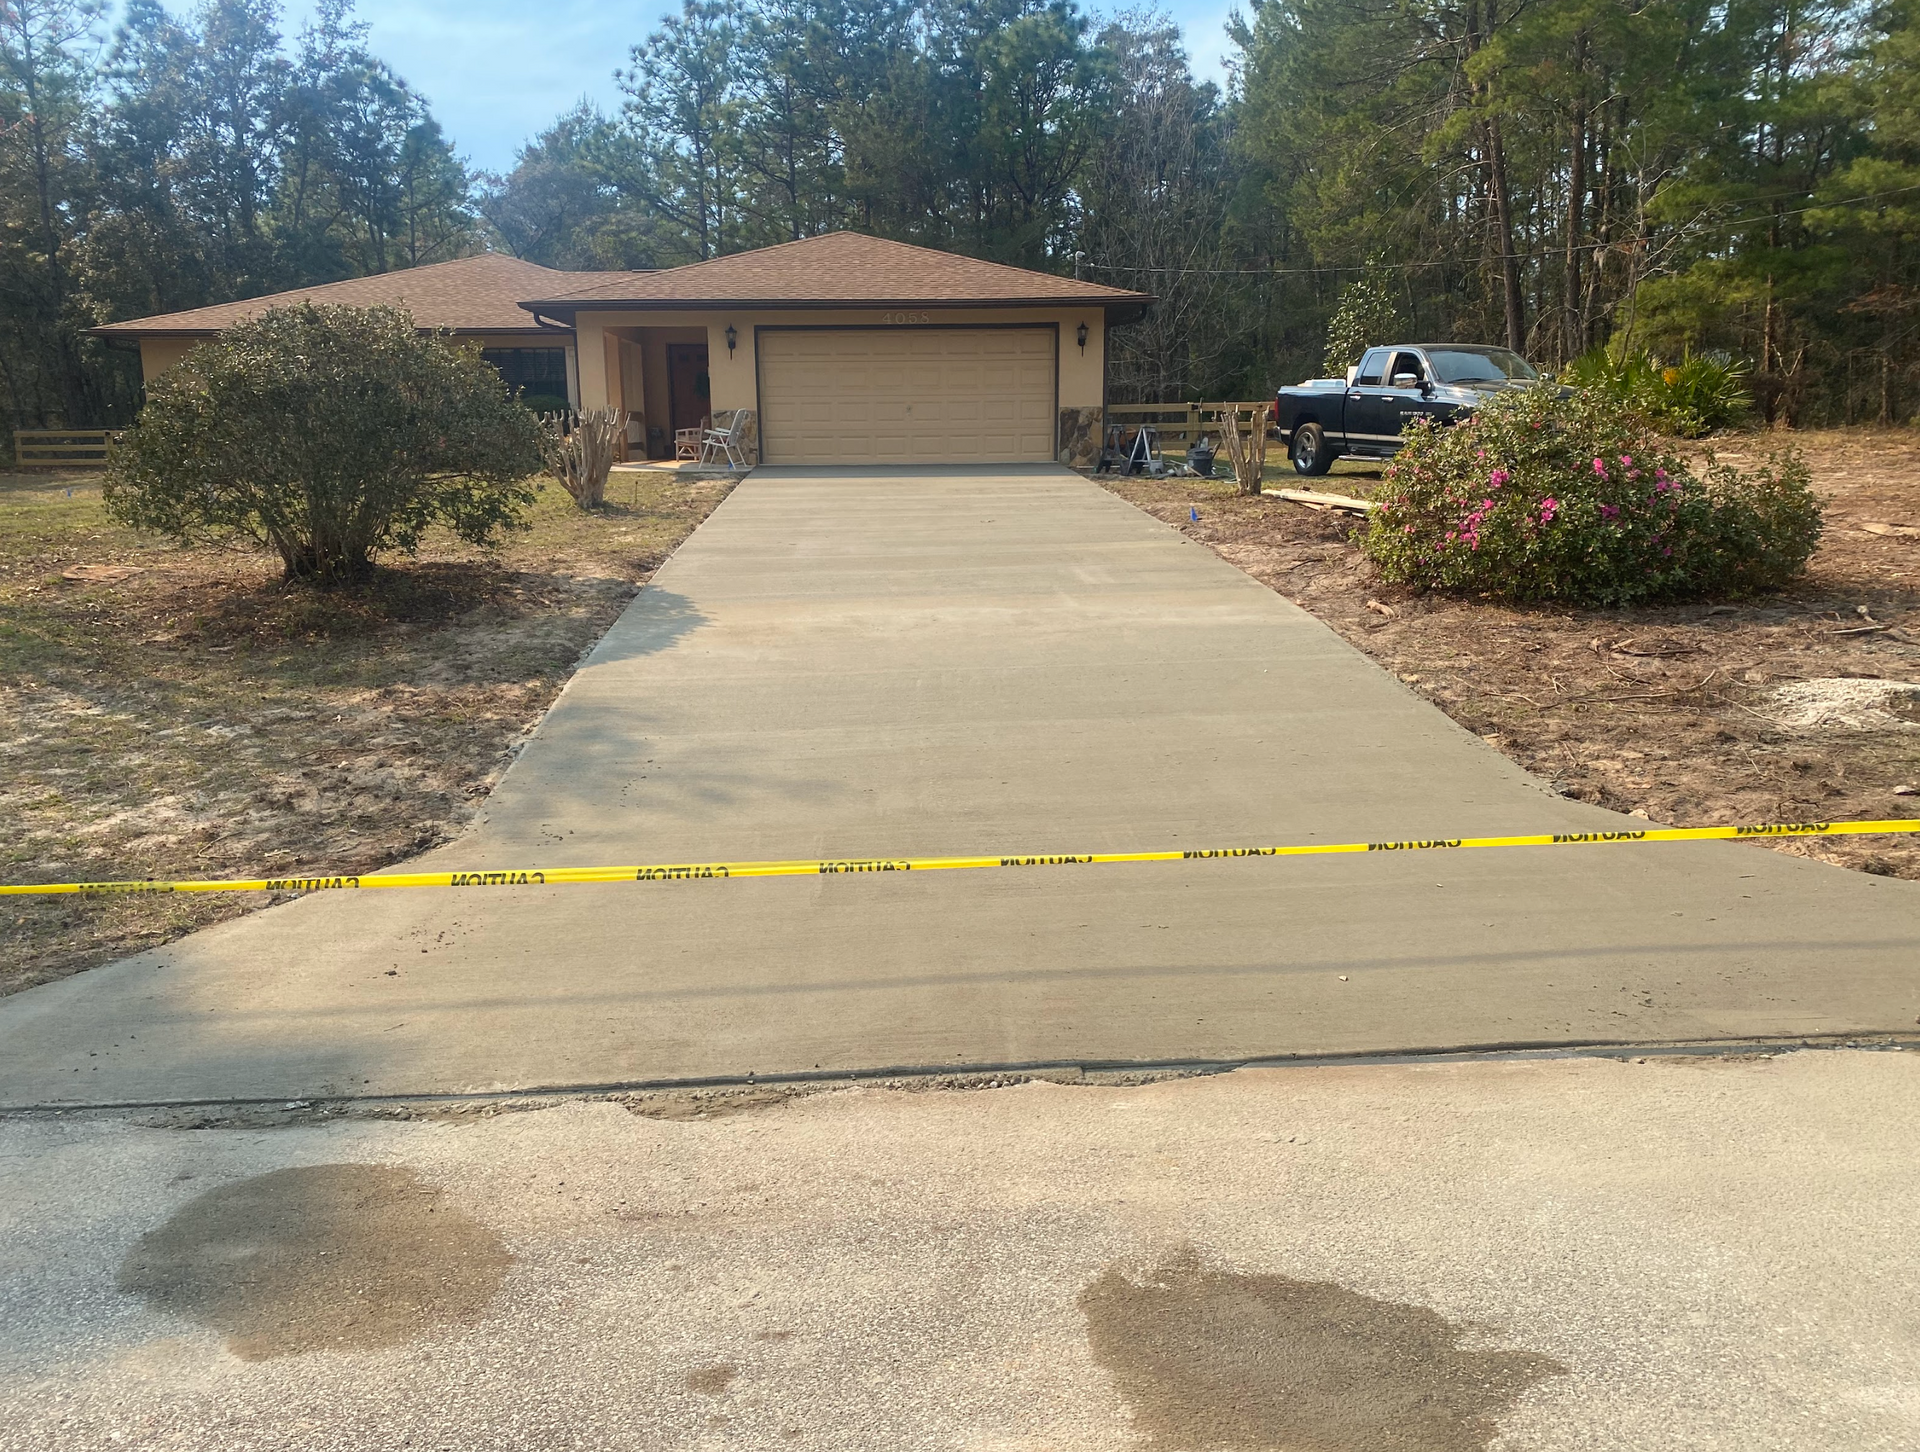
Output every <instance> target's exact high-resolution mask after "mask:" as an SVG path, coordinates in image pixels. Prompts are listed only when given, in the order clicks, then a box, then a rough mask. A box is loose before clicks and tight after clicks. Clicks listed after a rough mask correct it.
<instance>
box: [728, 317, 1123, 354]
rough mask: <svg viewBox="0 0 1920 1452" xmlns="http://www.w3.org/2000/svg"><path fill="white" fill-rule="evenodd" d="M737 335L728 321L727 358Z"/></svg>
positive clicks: (736, 339)
mask: <svg viewBox="0 0 1920 1452" xmlns="http://www.w3.org/2000/svg"><path fill="white" fill-rule="evenodd" d="M1082 331H1085V330H1084V329H1083V330H1082ZM739 337H740V335H739V334H738V333H736V332H734V330H733V324H732V323H728V324H727V356H728V357H729V358H731V357H732V356H733V345H734V343H735V342H736V341H738V339H739Z"/></svg>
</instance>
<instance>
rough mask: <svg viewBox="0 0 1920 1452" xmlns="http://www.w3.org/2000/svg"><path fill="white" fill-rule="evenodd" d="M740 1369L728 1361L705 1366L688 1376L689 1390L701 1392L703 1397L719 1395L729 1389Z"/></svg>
mask: <svg viewBox="0 0 1920 1452" xmlns="http://www.w3.org/2000/svg"><path fill="white" fill-rule="evenodd" d="M739 1370H740V1368H739V1367H737V1366H732V1365H729V1364H728V1363H726V1362H721V1363H720V1364H719V1365H717V1366H703V1367H701V1368H700V1369H699V1370H698V1371H696V1372H693V1373H692V1374H690V1375H689V1376H688V1377H687V1390H688V1391H696V1392H699V1393H700V1395H701V1396H703V1397H717V1396H719V1395H720V1393H721V1392H723V1391H725V1390H726V1389H727V1386H728V1384H729V1383H731V1382H732V1381H733V1378H734V1377H735V1375H736V1374H738V1372H739Z"/></svg>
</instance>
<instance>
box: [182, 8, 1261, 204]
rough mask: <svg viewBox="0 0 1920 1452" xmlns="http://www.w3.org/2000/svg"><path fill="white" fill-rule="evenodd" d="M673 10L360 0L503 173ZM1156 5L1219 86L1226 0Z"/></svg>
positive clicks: (480, 161)
mask: <svg viewBox="0 0 1920 1452" xmlns="http://www.w3.org/2000/svg"><path fill="white" fill-rule="evenodd" d="M166 3H167V7H168V9H170V10H174V11H177V12H179V11H191V10H192V9H193V8H194V4H193V0H166ZM282 3H283V5H284V7H285V11H286V24H285V32H286V34H287V36H288V38H289V40H291V38H292V37H293V36H294V35H295V34H297V33H298V31H299V29H300V26H301V24H302V23H303V22H304V21H305V20H306V19H307V18H308V17H309V16H311V15H312V13H313V8H314V7H313V5H312V4H311V3H310V0H282ZM1083 3H1085V0H1083ZM668 8H674V9H677V8H678V5H677V3H676V4H675V5H673V6H672V7H669V6H667V5H665V4H662V3H660V0H648V3H645V4H640V5H634V6H619V5H609V4H607V3H606V0H597V3H590V0H533V3H529V0H360V5H359V12H360V18H361V19H362V20H364V21H366V22H367V23H368V24H369V25H370V26H371V27H372V33H371V44H372V47H373V50H374V52H375V54H377V55H379V56H380V57H381V58H382V59H383V60H385V61H386V62H387V63H388V64H389V65H391V66H392V67H393V68H394V69H395V70H396V71H398V72H399V73H400V74H401V75H402V76H404V77H406V79H407V81H408V83H409V84H410V85H412V86H413V87H414V89H416V90H417V91H419V92H420V93H421V94H423V95H424V96H426V97H427V99H428V100H429V101H430V102H432V104H433V111H434V114H435V115H436V116H438V117H439V118H440V124H441V125H442V126H443V127H444V128H445V129H446V132H447V134H448V135H449V136H450V137H451V138H452V139H453V143H454V146H455V147H456V148H457V149H458V150H459V151H460V152H461V153H462V154H463V155H464V156H465V157H466V158H467V160H468V162H469V164H470V165H472V166H475V167H479V168H481V169H483V170H487V171H504V170H506V169H507V168H508V167H510V166H511V165H512V164H513V154H514V152H515V151H516V150H517V149H518V148H519V146H520V145H521V143H523V142H524V141H526V140H527V139H528V138H529V137H531V136H532V135H533V134H534V133H535V132H537V131H539V130H540V129H541V128H542V127H543V126H545V125H546V124H547V123H548V122H549V121H551V120H552V119H553V118H554V117H555V116H557V115H559V114H560V112H562V111H564V110H566V109H567V108H568V107H570V106H571V105H572V104H573V103H574V102H575V101H578V100H579V99H580V98H581V97H582V96H586V97H587V98H589V99H590V100H593V101H596V102H598V103H599V104H600V105H601V106H602V107H604V108H606V109H609V110H611V109H612V108H613V107H614V106H616V105H617V104H618V102H619V91H618V89H617V88H616V87H615V86H614V83H613V72H614V69H615V68H616V67H617V66H621V65H624V64H625V63H626V59H627V51H628V49H629V47H631V46H632V45H633V44H634V43H635V42H636V41H639V40H643V39H644V38H645V37H646V34H647V32H648V31H649V30H651V29H652V28H653V25H654V23H655V21H656V20H658V18H659V17H660V16H661V15H662V14H664V13H665V12H666V10H667V9H668ZM1088 8H1094V7H1093V6H1092V5H1089V6H1088ZM1098 8H1100V9H1103V10H1104V9H1118V8H1121V6H1120V5H1119V4H1114V5H1111V6H1105V5H1102V6H1099V7H1098ZM1162 8H1164V9H1165V10H1167V12H1168V13H1170V14H1171V15H1172V16H1173V17H1174V18H1175V19H1176V20H1178V21H1179V22H1180V25H1181V27H1182V29H1183V30H1184V31H1185V32H1186V37H1187V53H1188V54H1189V55H1190V56H1191V57H1192V58H1193V62H1194V69H1195V71H1196V72H1197V73H1198V74H1199V75H1200V76H1201V77H1202V78H1209V79H1214V80H1219V81H1221V82H1222V83H1223V84H1224V79H1225V78H1224V73H1223V71H1222V70H1221V67H1220V58H1221V57H1222V56H1223V55H1224V54H1225V53H1226V50H1227V43H1226V37H1225V34H1224V27H1225V25H1226V18H1227V15H1228V13H1229V12H1230V11H1231V10H1232V9H1233V8H1234V5H1233V3H1232V0H1167V3H1165V4H1164V5H1163V7H1162Z"/></svg>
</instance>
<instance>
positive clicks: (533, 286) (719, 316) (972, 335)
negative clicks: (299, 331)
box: [95, 232, 1153, 467]
mask: <svg viewBox="0 0 1920 1452" xmlns="http://www.w3.org/2000/svg"><path fill="white" fill-rule="evenodd" d="M303 299H311V300H313V301H314V302H325V303H348V304H353V305H356V306H363V307H364V306H369V305H372V304H375V303H387V304H391V305H393V306H398V307H405V308H407V309H408V310H409V311H410V312H411V313H412V315H413V317H414V320H415V321H416V322H418V323H419V324H420V326H421V327H422V328H424V329H435V330H438V329H445V330H447V331H448V332H450V333H452V334H453V335H454V336H455V337H457V338H460V339H468V340H472V341H474V342H477V343H478V344H479V345H480V347H481V349H482V350H483V356H485V357H486V358H487V359H488V361H490V362H492V363H494V364H495V365H496V366H497V367H498V368H499V369H500V371H501V373H502V374H503V375H504V376H505V377H506V379H507V381H508V382H509V383H510V384H511V385H513V386H514V387H515V388H516V389H517V390H520V391H523V392H525V393H529V394H533V395H549V396H554V397H558V396H560V395H562V394H563V393H564V396H565V397H566V399H567V400H568V402H569V403H571V404H572V405H573V406H574V407H576V408H606V407H612V408H616V409H620V410H622V411H624V412H625V413H627V414H628V416H629V418H630V420H631V422H630V425H629V429H628V451H629V454H630V456H633V457H639V456H645V457H650V458H666V457H671V455H672V453H673V437H674V433H675V432H676V431H677V430H679V429H684V428H693V427H696V426H698V425H699V424H700V423H701V422H702V421H703V420H706V419H709V418H710V419H712V420H714V421H715V422H720V423H724V422H726V421H729V420H731V418H732V417H733V414H734V413H735V411H736V410H739V409H750V410H752V412H753V418H752V423H751V426H750V427H749V429H748V430H747V435H748V438H749V440H750V441H751V442H752V444H753V445H754V446H755V448H756V449H757V454H758V457H759V458H760V459H761V460H762V461H763V462H765V463H769V464H894V463H955V462H962V463H1020V462H1035V461H1046V460H1058V461H1060V462H1063V463H1071V464H1075V465H1078V466H1082V467H1084V466H1086V465H1089V464H1091V463H1092V462H1093V460H1094V458H1095V457H1096V456H1097V452H1098V449H1099V442H1100V433H1101V422H1102V419H1103V417H1104V412H1105V405H1106V357H1107V329H1108V328H1109V327H1110V326H1113V325H1116V324H1120V323H1125V322H1129V321H1131V320H1133V319H1135V318H1138V317H1139V316H1140V315H1141V314H1142V313H1143V312H1144V311H1145V310H1146V308H1147V306H1148V305H1149V304H1150V303H1151V302H1152V301H1153V299H1152V298H1150V297H1148V296H1146V295H1145V294H1142V293H1136V292H1127V291H1124V290H1122V289H1119V288H1113V287H1104V286H1102V285H1100V284H1098V283H1091V282H1080V281H1078V280H1076V279H1074V278H1068V277H1055V276H1053V275H1051V274H1049V273H1042V272H1030V271H1028V270H1026V269H1024V268H1019V267H1007V266H1003V265H1001V264H999V263H993V262H982V261H979V260H978V259H975V258H970V257H958V256H955V255H953V254H952V253H947V252H936V251H933V250H931V249H929V248H924V247H912V246H908V245H907V244H905V243H901V242H889V241H886V240H884V239H881V238H878V237H868V236H864V235H862V234H860V233H855V232H832V233H828V234H827V235H825V236H821V237H809V238H806V239H804V240H802V241H799V242H786V243H782V244H780V245H779V246H775V247H764V248H761V249H759V250H757V251H753V252H740V253H735V254H733V255H732V256H729V257H721V258H716V259H714V260H712V261H708V262H695V263H691V264H689V265H687V266H685V267H674V268H667V269H663V270H661V271H657V272H596V273H584V272H560V271H556V270H554V269H552V268H546V267H540V266H537V265H535V264H534V263H530V262H522V261H520V260H518V259H516V258H511V257H504V256H499V255H494V254H487V255H483V256H478V257H468V258H462V259H460V260H459V261H455V262H441V263H435V264H432V265H430V266H426V267H417V268H412V269H409V270H407V271H403V272H394V273H387V274H385V275H383V276H379V277H363V278H355V279H352V280H351V281H348V282H336V283H328V284H326V285H324V286H320V287H312V288H304V289H301V290H299V291H296V292H289V293H280V294H276V295H274V296H272V297H261V298H252V299H249V300H247V301H245V302H236V303H222V304H219V305H216V306H214V307H206V308H196V309H194V310H193V311H191V312H184V313H171V314H168V315H166V316H164V317H154V318H137V319H134V320H132V321H129V322H124V323H114V324H110V325H108V326H106V327H102V328H99V329H96V330H95V331H96V332H97V333H98V334H99V335H101V336H103V337H107V338H115V339H121V340H127V341H134V342H137V343H138V344H139V346H140V355H141V362H142V365H143V369H144V372H145V375H146V376H147V377H149V378H151V377H153V376H154V375H155V374H156V373H158V372H160V371H162V370H163V369H166V368H169V367H171V366H172V365H173V364H174V363H176V362H178V361H179V360H180V359H181V358H182V357H184V356H185V354H186V351H187V349H188V348H190V347H191V346H192V345H193V343H194V341H195V340H196V339H199V338H206V337H212V336H213V335H215V334H217V333H218V332H220V331H221V329H223V328H225V327H227V326H230V325H231V324H232V323H234V322H237V321H239V320H240V319H242V318H245V317H249V316H252V315H253V314H255V313H258V312H261V311H263V310H265V309H267V308H269V307H273V306H276V305H284V304H288V303H293V302H298V301H301V300H303Z"/></svg>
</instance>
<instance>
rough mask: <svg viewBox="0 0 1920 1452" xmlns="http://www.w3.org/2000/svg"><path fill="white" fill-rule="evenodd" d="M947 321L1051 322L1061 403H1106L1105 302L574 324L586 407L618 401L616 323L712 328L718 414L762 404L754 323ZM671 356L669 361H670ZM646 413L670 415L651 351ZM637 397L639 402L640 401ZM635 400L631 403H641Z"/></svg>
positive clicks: (631, 315) (590, 319)
mask: <svg viewBox="0 0 1920 1452" xmlns="http://www.w3.org/2000/svg"><path fill="white" fill-rule="evenodd" d="M729 323H731V324H732V325H733V328H734V335H735V348H734V351H733V353H732V355H731V356H729V355H728V353H727V325H728V324H729ZM942 323H1000V324H1014V325H1025V326H1028V327H1034V326H1045V325H1046V324H1049V323H1052V324H1055V325H1057V326H1058V328H1059V330H1060V407H1061V408H1098V407H1099V406H1100V405H1101V404H1102V403H1104V402H1105V391H1106V376H1105V374H1106V370H1105V368H1104V366H1103V360H1104V357H1105V350H1106V318H1105V316H1104V314H1103V313H1102V312H1101V310H1100V309H1099V308H1058V309H1055V308H917V309H902V308H787V309H767V310H760V311H756V310H752V309H741V310H739V311H736V312H713V313H696V312H657V313H649V312H606V313H581V314H580V315H579V316H578V317H577V318H576V319H575V320H574V326H575V328H576V330H577V332H578V335H579V340H580V346H579V356H580V406H581V407H582V408H606V407H610V406H611V407H618V406H619V403H618V398H619V394H620V387H621V380H620V377H619V371H618V368H617V365H616V367H615V368H614V369H612V370H610V369H609V367H608V347H607V342H606V340H607V336H608V330H609V329H615V328H676V329H685V328H704V329H705V331H706V335H707V370H708V373H709V374H710V375H711V377H712V379H713V408H714V411H715V412H716V413H718V412H720V411H722V410H726V409H735V408H751V409H754V410H755V411H756V412H757V411H758V410H759V407H760V400H759V395H758V391H757V388H756V385H755V381H754V380H755V364H754V329H755V328H757V327H763V326H764V327H793V326H795V325H803V326H809V327H849V326H852V327H885V328H895V327H929V326H938V325H939V324H942ZM1082 323H1085V324H1086V325H1087V346H1086V350H1085V352H1084V353H1083V352H1082V351H1081V349H1080V346H1079V344H1078V343H1077V342H1076V341H1075V337H1076V333H1077V330H1078V328H1079V326H1080V324H1082ZM663 361H664V360H663ZM644 371H645V374H646V379H647V383H646V390H645V391H646V395H647V399H646V404H647V407H646V412H647V414H648V417H649V418H650V419H653V418H657V417H663V416H664V410H665V398H664V393H663V395H662V397H661V399H660V400H659V401H658V402H656V401H655V400H654V399H653V397H652V395H653V392H654V383H653V380H654V379H655V378H659V377H661V376H662V374H663V373H664V368H663V367H660V366H656V364H655V360H654V359H653V357H651V356H650V355H649V356H646V357H645V367H644ZM635 402H638V400H636V401H635ZM633 406H634V405H633V403H629V404H627V407H629V408H631V407H633Z"/></svg>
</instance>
